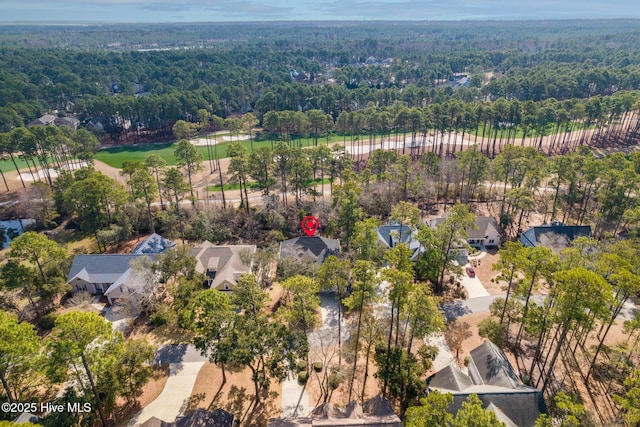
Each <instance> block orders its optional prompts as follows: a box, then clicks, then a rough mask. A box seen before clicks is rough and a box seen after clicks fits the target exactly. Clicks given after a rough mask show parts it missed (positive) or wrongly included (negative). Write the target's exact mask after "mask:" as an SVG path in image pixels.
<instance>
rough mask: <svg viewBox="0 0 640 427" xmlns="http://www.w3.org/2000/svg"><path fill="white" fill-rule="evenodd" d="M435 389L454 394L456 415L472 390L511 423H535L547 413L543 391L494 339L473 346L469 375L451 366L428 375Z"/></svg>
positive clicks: (431, 388) (528, 426) (452, 406)
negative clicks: (529, 381) (524, 375)
mask: <svg viewBox="0 0 640 427" xmlns="http://www.w3.org/2000/svg"><path fill="white" fill-rule="evenodd" d="M435 390H437V391H439V392H441V393H450V394H452V395H453V402H452V403H451V404H450V405H449V408H448V409H447V410H448V411H449V412H450V413H451V414H453V415H454V416H455V414H457V412H458V410H460V408H462V403H463V402H464V401H466V400H467V398H468V397H469V396H470V395H472V394H475V395H477V396H478V398H479V399H480V401H481V402H482V404H483V407H484V408H485V409H488V410H490V411H493V412H495V413H496V416H497V417H498V419H499V420H500V421H502V422H504V423H505V424H506V425H507V426H519V427H533V426H534V425H535V422H536V420H537V419H538V417H539V416H540V414H546V413H547V407H546V404H545V402H544V397H543V395H542V392H541V391H540V390H538V389H536V388H533V387H530V386H527V385H525V384H524V383H522V381H520V378H519V377H518V375H517V373H516V371H515V369H514V368H513V366H512V365H511V363H510V362H509V359H507V356H506V355H505V354H504V352H503V351H502V350H500V349H499V348H498V347H497V346H496V345H495V344H493V343H492V342H491V341H485V342H484V343H483V344H481V345H480V346H478V347H476V348H475V349H473V350H471V353H470V357H469V374H468V375H467V374H465V373H464V372H462V371H461V370H460V369H459V368H458V367H457V366H448V367H446V368H443V369H441V370H439V371H438V372H436V373H435V374H433V375H432V376H430V377H429V378H427V392H430V391H435Z"/></svg>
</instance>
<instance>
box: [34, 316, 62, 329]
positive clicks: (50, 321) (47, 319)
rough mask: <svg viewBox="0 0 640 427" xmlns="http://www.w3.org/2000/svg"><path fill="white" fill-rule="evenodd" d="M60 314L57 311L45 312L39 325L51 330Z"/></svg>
mask: <svg viewBox="0 0 640 427" xmlns="http://www.w3.org/2000/svg"><path fill="white" fill-rule="evenodd" d="M57 318H58V315H57V314H55V313H49V314H45V315H44V316H42V317H41V318H40V320H38V327H40V328H41V329H45V330H51V329H53V327H54V326H55V323H56V319H57Z"/></svg>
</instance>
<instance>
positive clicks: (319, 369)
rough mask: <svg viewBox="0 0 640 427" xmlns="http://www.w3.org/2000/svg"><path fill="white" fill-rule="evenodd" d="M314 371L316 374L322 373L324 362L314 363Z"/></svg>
mask: <svg viewBox="0 0 640 427" xmlns="http://www.w3.org/2000/svg"><path fill="white" fill-rule="evenodd" d="M313 370H314V371H316V372H322V362H313Z"/></svg>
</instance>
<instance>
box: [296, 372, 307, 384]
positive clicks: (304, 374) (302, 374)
mask: <svg viewBox="0 0 640 427" xmlns="http://www.w3.org/2000/svg"><path fill="white" fill-rule="evenodd" d="M308 379H309V373H308V372H307V371H302V372H298V382H299V383H300V384H306V383H307V380H308Z"/></svg>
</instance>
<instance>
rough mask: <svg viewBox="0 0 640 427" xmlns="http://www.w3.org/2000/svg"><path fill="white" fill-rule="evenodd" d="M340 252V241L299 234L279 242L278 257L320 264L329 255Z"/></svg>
mask: <svg viewBox="0 0 640 427" xmlns="http://www.w3.org/2000/svg"><path fill="white" fill-rule="evenodd" d="M339 253H340V241H339V240H337V239H327V238H326V237H319V236H300V237H295V238H293V239H289V240H285V241H284V242H280V259H283V258H293V259H295V260H298V261H307V262H312V263H315V264H316V265H320V264H322V263H323V262H324V260H325V259H326V258H327V257H328V256H329V255H338V254H339Z"/></svg>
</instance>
